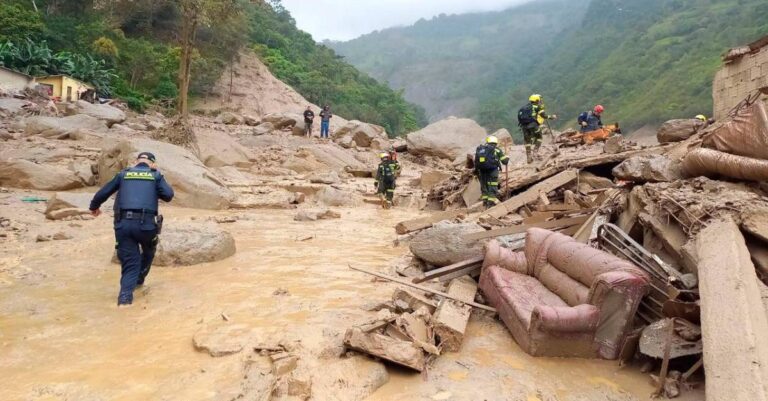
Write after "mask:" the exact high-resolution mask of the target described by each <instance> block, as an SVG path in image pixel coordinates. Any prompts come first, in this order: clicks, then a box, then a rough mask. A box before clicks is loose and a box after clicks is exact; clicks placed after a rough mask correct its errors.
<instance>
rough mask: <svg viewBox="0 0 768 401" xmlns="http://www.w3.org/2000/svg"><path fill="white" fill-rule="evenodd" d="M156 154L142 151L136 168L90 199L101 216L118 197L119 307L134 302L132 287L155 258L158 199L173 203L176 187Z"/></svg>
mask: <svg viewBox="0 0 768 401" xmlns="http://www.w3.org/2000/svg"><path fill="white" fill-rule="evenodd" d="M155 160H156V159H155V155H153V154H152V153H149V152H141V153H139V155H138V157H137V158H136V163H135V165H134V166H133V167H131V168H127V169H125V170H122V171H120V172H119V173H117V174H116V175H115V177H114V178H112V180H111V181H109V182H108V183H107V184H106V185H104V187H102V188H101V189H100V190H99V192H97V193H96V195H94V196H93V200H91V205H90V207H89V209H90V210H91V214H92V215H93V216H95V217H98V216H99V215H100V214H101V210H100V209H99V208H100V207H101V205H102V204H103V203H104V202H106V200H107V199H109V197H110V196H112V194H114V193H115V192H117V196H116V197H115V239H116V241H117V244H116V246H115V248H116V249H117V257H118V259H120V265H121V266H122V268H121V277H120V293H119V294H118V296H117V306H128V305H131V304H132V303H133V290H134V289H135V288H136V287H137V286H140V285H143V284H144V280H146V278H147V275H148V274H149V269H150V268H151V267H152V259H154V257H155V248H156V247H157V241H158V238H157V236H158V234H159V233H160V229H161V228H162V216H160V215H159V214H158V199H162V200H163V201H165V202H170V201H171V199H173V189H172V188H171V186H170V185H168V183H167V182H166V181H165V178H163V175H162V174H160V172H159V171H157V168H156V166H155Z"/></svg>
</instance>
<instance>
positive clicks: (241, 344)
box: [192, 325, 251, 358]
mask: <svg viewBox="0 0 768 401" xmlns="http://www.w3.org/2000/svg"><path fill="white" fill-rule="evenodd" d="M250 332H251V330H250V329H249V328H248V326H246V325H227V326H220V327H213V326H207V327H204V328H202V329H200V330H199V331H198V332H197V333H195V335H194V336H193V337H192V343H193V345H194V346H195V349H196V350H198V351H204V352H207V353H208V354H209V355H211V356H212V357H216V358H218V357H222V356H227V355H232V354H236V353H238V352H240V351H242V350H243V348H245V345H246V343H247V342H248V341H249V340H250V336H249V334H250Z"/></svg>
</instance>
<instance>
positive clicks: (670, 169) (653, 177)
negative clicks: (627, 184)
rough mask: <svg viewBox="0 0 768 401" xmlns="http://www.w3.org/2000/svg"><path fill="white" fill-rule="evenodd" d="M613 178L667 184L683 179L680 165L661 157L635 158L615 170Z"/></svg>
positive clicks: (624, 162)
mask: <svg viewBox="0 0 768 401" xmlns="http://www.w3.org/2000/svg"><path fill="white" fill-rule="evenodd" d="M613 176H614V177H616V178H618V179H620V180H625V181H633V182H667V181H675V180H679V179H682V178H683V173H682V169H681V166H680V163H676V162H674V161H672V160H671V159H669V158H668V157H665V156H661V155H646V156H634V157H630V158H629V159H627V160H625V161H623V162H622V163H621V164H619V165H618V166H616V167H614V169H613Z"/></svg>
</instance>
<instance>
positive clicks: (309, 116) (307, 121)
mask: <svg viewBox="0 0 768 401" xmlns="http://www.w3.org/2000/svg"><path fill="white" fill-rule="evenodd" d="M314 120H315V112H314V111H312V106H307V109H306V110H304V136H306V137H307V138H311V137H312V122H313V121H314Z"/></svg>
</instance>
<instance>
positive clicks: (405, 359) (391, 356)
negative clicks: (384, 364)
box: [344, 327, 425, 372]
mask: <svg viewBox="0 0 768 401" xmlns="http://www.w3.org/2000/svg"><path fill="white" fill-rule="evenodd" d="M344 345H345V346H346V347H347V348H350V349H353V350H356V351H360V352H364V353H366V354H370V355H373V356H376V357H379V358H381V359H385V360H387V361H390V362H394V363H396V364H398V365H402V366H405V367H407V368H411V369H414V370H417V371H419V372H421V371H422V370H424V367H425V358H424V352H423V351H422V349H421V348H420V347H417V346H416V345H415V344H414V343H412V342H410V341H401V340H396V339H393V338H391V337H388V336H386V335H384V334H380V333H376V332H372V333H371V332H366V331H364V330H363V329H362V328H360V327H353V328H351V329H349V330H347V332H346V334H345V335H344Z"/></svg>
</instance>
